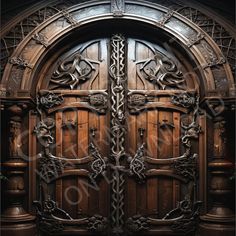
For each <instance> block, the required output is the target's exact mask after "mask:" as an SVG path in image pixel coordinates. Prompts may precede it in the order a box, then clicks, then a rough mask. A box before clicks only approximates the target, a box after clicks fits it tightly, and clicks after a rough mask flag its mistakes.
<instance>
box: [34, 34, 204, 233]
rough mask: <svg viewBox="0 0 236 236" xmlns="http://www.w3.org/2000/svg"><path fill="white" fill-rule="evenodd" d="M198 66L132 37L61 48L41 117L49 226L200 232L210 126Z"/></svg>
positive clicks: (46, 74) (37, 125) (40, 207)
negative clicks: (200, 179) (202, 116)
mask: <svg viewBox="0 0 236 236" xmlns="http://www.w3.org/2000/svg"><path fill="white" fill-rule="evenodd" d="M191 70H192V69H191V67H190V66H189V64H188V62H181V55H179V54H178V53H177V52H176V51H171V50H166V49H165V47H164V46H163V45H162V44H157V43H153V42H147V41H144V40H140V39H135V38H132V37H125V36H124V35H122V34H115V35H113V36H111V38H103V39H95V40H91V41H88V42H86V43H80V44H79V45H76V47H74V48H72V49H71V50H67V51H66V52H63V53H61V52H60V55H59V53H55V56H54V57H53V58H52V59H51V60H50V62H49V63H47V64H46V65H45V67H44V68H43V69H42V71H41V74H42V75H41V81H40V83H39V85H38V88H37V89H38V95H37V114H32V116H31V127H34V130H33V131H34V135H35V136H34V138H33V137H32V145H33V147H34V148H35V152H38V153H39V155H38V158H37V169H38V173H37V181H38V185H37V186H39V187H38V190H37V196H36V197H37V198H38V199H39V201H36V202H35V206H36V208H37V213H38V218H39V227H40V229H41V230H42V232H48V233H54V234H56V235H58V234H60V235H61V234H64V235H84V234H86V235H87V234H91V235H92V234H94V235H96V234H98V233H102V234H104V235H110V234H114V235H125V234H137V233H140V234H142V235H149V234H150V235H164V234H165V235H183V234H188V233H193V232H194V230H195V226H196V222H197V217H198V213H199V206H200V202H198V185H197V172H198V171H197V170H198V167H197V163H198V134H199V133H200V132H201V129H200V126H199V124H198V117H197V115H198V111H199V109H198V103H199V101H198V90H197V89H195V88H196V86H195V84H194V78H193V77H194V76H193V74H190V73H188V72H189V71H191Z"/></svg>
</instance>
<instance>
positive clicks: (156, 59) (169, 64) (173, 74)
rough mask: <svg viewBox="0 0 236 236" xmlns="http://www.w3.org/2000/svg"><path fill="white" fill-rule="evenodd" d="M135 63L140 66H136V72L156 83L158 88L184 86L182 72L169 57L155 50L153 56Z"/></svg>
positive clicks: (180, 87) (179, 87)
mask: <svg viewBox="0 0 236 236" xmlns="http://www.w3.org/2000/svg"><path fill="white" fill-rule="evenodd" d="M136 64H137V65H138V64H141V66H140V67H137V70H138V74H140V75H141V77H142V78H143V79H146V80H147V81H149V82H151V83H153V84H155V85H157V87H158V89H161V90H165V89H167V88H177V89H183V88H184V85H185V79H184V77H183V72H182V71H181V70H179V68H178V66H177V64H176V62H175V61H174V60H172V59H171V58H167V57H164V56H163V55H161V54H160V53H158V52H157V51H156V52H155V54H154V56H153V57H151V58H148V59H146V60H142V61H138V62H136Z"/></svg>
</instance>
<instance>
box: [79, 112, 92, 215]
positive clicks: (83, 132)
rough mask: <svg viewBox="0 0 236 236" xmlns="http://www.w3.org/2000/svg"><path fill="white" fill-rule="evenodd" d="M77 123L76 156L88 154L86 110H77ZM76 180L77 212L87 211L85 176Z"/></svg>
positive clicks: (83, 212)
mask: <svg viewBox="0 0 236 236" xmlns="http://www.w3.org/2000/svg"><path fill="white" fill-rule="evenodd" d="M77 114H78V123H77V147H78V148H77V149H78V158H83V157H85V156H87V155H88V145H89V131H88V111H85V110H79V111H77ZM77 181H78V185H77V186H78V189H79V190H78V194H79V196H78V201H79V202H78V212H79V213H82V214H87V213H88V201H89V200H88V180H87V179H86V178H80V177H78V178H77Z"/></svg>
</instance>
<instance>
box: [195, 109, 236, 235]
mask: <svg viewBox="0 0 236 236" xmlns="http://www.w3.org/2000/svg"><path fill="white" fill-rule="evenodd" d="M226 122H227V121H226V119H225V117H224V116H223V115H222V112H221V113H220V115H218V116H215V117H214V118H213V136H212V138H213V157H209V158H210V161H209V163H208V173H210V174H209V177H210V179H209V182H208V184H209V185H208V194H209V195H208V198H209V200H210V201H209V202H210V203H209V209H208V213H207V214H206V215H204V216H202V217H201V219H202V223H201V224H200V235H201V236H205V235H207V236H209V235H214V236H218V235H219V236H220V235H222V233H223V234H224V236H231V235H232V236H233V235H234V213H233V211H232V210H231V209H230V206H229V205H230V201H229V198H230V197H232V186H231V183H230V176H231V175H232V170H233V164H232V163H231V162H230V161H228V160H227V159H226V148H227V139H226V126H225V125H226Z"/></svg>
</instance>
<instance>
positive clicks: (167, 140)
mask: <svg viewBox="0 0 236 236" xmlns="http://www.w3.org/2000/svg"><path fill="white" fill-rule="evenodd" d="M168 100H169V98H168V97H161V98H159V101H160V102H165V101H168ZM172 118H173V117H172V113H171V112H168V111H159V123H160V124H162V123H163V122H170V123H172V122H173V120H172ZM172 156H173V131H172V129H171V128H170V127H168V126H164V127H161V126H160V125H159V158H162V159H166V158H170V157H172ZM160 168H163V169H169V166H161V167H160ZM158 196H159V197H158V199H159V202H158V209H159V213H160V215H159V217H163V216H165V214H167V213H168V212H169V211H170V210H172V208H173V206H172V205H173V204H172V203H173V199H172V198H173V180H172V179H171V178H168V177H160V178H159V193H158Z"/></svg>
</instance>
